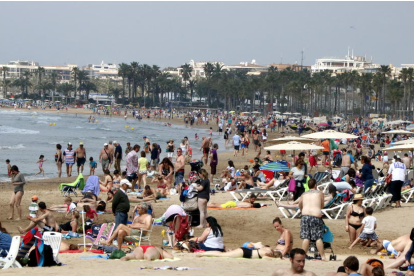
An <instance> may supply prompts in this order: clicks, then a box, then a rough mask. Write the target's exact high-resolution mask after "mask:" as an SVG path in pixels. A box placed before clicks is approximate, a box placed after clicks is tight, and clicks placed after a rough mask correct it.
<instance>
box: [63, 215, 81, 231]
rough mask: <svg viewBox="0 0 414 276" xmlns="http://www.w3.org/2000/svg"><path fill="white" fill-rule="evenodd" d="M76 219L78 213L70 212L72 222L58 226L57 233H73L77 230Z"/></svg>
mask: <svg viewBox="0 0 414 276" xmlns="http://www.w3.org/2000/svg"><path fill="white" fill-rule="evenodd" d="M78 219H79V212H78V211H73V212H72V220H70V221H68V222H66V223H64V224H60V225H59V232H61V233H67V232H69V231H72V232H74V233H76V232H77V230H78V225H79V224H78Z"/></svg>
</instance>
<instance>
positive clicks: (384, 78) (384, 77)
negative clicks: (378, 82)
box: [379, 65, 391, 113]
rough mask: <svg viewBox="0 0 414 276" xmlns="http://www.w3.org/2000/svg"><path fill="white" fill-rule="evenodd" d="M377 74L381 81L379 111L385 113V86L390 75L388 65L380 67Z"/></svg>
mask: <svg viewBox="0 0 414 276" xmlns="http://www.w3.org/2000/svg"><path fill="white" fill-rule="evenodd" d="M379 72H380V73H381V79H382V95H381V97H380V103H381V104H380V110H381V113H385V89H386V86H387V80H388V76H389V75H391V68H390V67H389V66H388V65H381V67H380V70H379Z"/></svg>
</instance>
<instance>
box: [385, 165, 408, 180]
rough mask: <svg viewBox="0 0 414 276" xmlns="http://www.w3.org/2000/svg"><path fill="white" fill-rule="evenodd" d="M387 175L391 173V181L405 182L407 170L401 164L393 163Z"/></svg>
mask: <svg viewBox="0 0 414 276" xmlns="http://www.w3.org/2000/svg"><path fill="white" fill-rule="evenodd" d="M388 173H392V179H391V180H392V181H398V180H399V181H405V175H406V174H407V168H406V167H405V164H404V163H402V162H394V163H392V164H391V165H390V168H389V169H388Z"/></svg>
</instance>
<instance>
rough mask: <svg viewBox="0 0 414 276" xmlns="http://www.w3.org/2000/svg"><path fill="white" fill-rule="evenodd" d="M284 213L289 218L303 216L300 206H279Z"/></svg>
mask: <svg viewBox="0 0 414 276" xmlns="http://www.w3.org/2000/svg"><path fill="white" fill-rule="evenodd" d="M277 208H278V209H279V211H280V212H281V213H282V215H283V216H284V217H285V218H287V219H294V218H300V217H301V213H302V212H301V211H300V209H299V208H298V207H293V206H292V207H289V208H288V207H277Z"/></svg>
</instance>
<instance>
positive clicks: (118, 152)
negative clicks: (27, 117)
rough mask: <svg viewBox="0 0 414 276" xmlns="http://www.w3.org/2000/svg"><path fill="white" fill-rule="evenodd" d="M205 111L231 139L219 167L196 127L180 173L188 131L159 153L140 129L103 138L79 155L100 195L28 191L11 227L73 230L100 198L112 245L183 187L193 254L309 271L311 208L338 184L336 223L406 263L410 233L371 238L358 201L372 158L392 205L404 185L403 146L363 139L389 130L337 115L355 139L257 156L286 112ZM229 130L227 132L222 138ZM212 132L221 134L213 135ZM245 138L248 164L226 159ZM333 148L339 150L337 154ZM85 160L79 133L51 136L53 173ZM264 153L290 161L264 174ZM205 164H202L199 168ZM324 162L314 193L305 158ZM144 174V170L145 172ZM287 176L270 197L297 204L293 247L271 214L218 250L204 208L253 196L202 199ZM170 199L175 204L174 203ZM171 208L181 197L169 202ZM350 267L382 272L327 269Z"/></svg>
mask: <svg viewBox="0 0 414 276" xmlns="http://www.w3.org/2000/svg"><path fill="white" fill-rule="evenodd" d="M134 116H135V115H134ZM148 116H150V115H148ZM215 118H217V120H216V123H217V125H218V134H219V135H218V136H219V139H224V140H225V145H229V144H232V146H233V149H234V151H233V156H234V158H233V159H234V160H228V161H227V164H228V166H227V167H226V168H225V169H224V170H223V171H221V174H219V173H220V172H217V166H218V163H219V161H220V162H222V160H220V159H219V154H218V150H219V147H218V144H217V143H215V142H214V141H213V137H212V135H210V136H207V135H206V136H202V143H201V147H200V149H199V150H200V151H201V152H202V157H201V161H202V163H203V164H204V165H205V167H204V168H201V169H198V170H197V171H195V172H191V173H193V175H192V174H191V173H190V175H189V177H188V178H187V177H186V173H187V174H188V173H189V172H188V171H187V172H186V164H187V163H188V160H189V158H188V157H190V156H191V153H192V151H193V149H192V148H191V146H190V140H189V139H188V137H184V138H183V139H182V140H181V141H180V143H179V145H178V146H177V147H176V145H175V144H174V141H173V140H169V141H168V143H167V144H166V145H165V150H166V156H165V157H164V158H162V156H163V151H162V149H161V146H160V145H158V144H156V143H151V140H150V138H149V137H147V136H143V141H142V142H141V144H142V145H143V146H142V147H141V146H140V145H139V143H137V144H134V145H131V143H129V142H128V143H126V147H125V150H124V149H123V148H122V146H121V144H120V143H119V142H117V141H108V143H104V144H103V148H102V149H101V150H100V152H99V157H98V159H97V160H96V161H95V160H94V159H93V158H92V157H90V158H89V168H90V170H89V174H90V175H94V174H95V173H97V170H96V169H97V168H98V164H100V166H101V169H102V173H103V176H102V177H101V180H99V189H100V191H101V192H103V193H104V194H106V195H107V198H106V199H103V198H102V197H98V196H97V195H94V194H90V193H86V194H85V195H84V197H83V199H82V200H80V201H79V202H72V199H71V198H66V199H65V202H64V204H63V205H56V206H50V207H49V208H48V207H47V206H46V204H47V203H46V202H45V200H43V201H40V202H38V201H39V199H38V197H37V196H33V197H32V204H31V205H30V206H29V211H30V214H29V215H28V216H27V219H28V220H29V224H28V225H23V227H18V231H19V232H20V233H21V234H26V233H27V232H29V231H30V230H31V229H33V228H35V227H37V228H39V229H42V231H59V232H63V233H66V232H77V231H78V228H79V226H80V222H79V212H85V216H86V218H87V219H88V220H89V221H90V222H91V223H93V222H95V223H96V222H98V221H99V215H98V213H97V211H100V210H102V211H105V209H106V206H107V205H109V204H111V211H112V213H113V214H114V223H115V227H114V229H115V230H114V232H113V234H112V235H111V236H110V237H108V239H107V240H106V241H105V242H104V245H106V246H111V245H113V244H115V245H116V247H117V248H118V249H122V245H123V243H124V242H125V239H126V237H128V236H137V235H140V233H141V230H142V229H144V231H145V230H149V229H150V228H151V223H152V220H153V218H154V216H153V214H151V210H152V204H155V203H156V202H157V200H159V199H161V198H165V197H168V196H171V195H173V194H174V193H178V194H180V195H182V196H184V199H183V200H182V199H181V197H180V201H182V202H183V203H184V204H185V201H186V200H187V198H191V197H190V196H191V195H195V196H196V209H197V210H198V212H199V224H198V225H197V226H196V227H198V228H203V229H204V230H203V232H202V234H201V235H200V236H199V237H193V238H192V239H191V241H192V242H195V243H196V244H197V245H198V248H199V250H201V251H200V252H198V253H197V257H205V256H214V257H231V258H240V257H242V258H248V259H251V258H259V259H261V258H282V259H283V258H288V259H289V260H290V262H291V268H290V269H279V270H277V271H276V272H275V273H274V275H315V274H314V273H312V272H310V271H306V270H305V269H304V265H305V260H306V259H307V252H308V250H309V246H310V243H311V242H313V241H314V242H315V243H316V247H317V250H318V252H319V255H320V259H321V260H322V261H327V258H326V256H325V253H324V243H323V235H324V231H325V230H324V222H323V216H322V212H321V210H322V209H323V208H324V207H325V206H326V204H327V202H329V201H330V200H332V199H334V198H335V197H336V196H337V195H338V193H344V192H345V193H346V194H347V195H348V196H349V199H348V200H350V201H351V202H352V204H350V205H349V207H348V209H347V210H346V215H345V231H346V232H348V234H349V247H350V248H352V247H354V246H357V245H362V246H372V247H376V248H378V249H375V250H374V251H373V254H376V253H378V252H380V250H381V249H380V248H384V249H386V250H387V251H388V252H390V254H395V253H397V254H396V255H397V259H396V261H395V262H394V264H393V265H392V266H393V267H399V266H401V265H406V266H408V264H410V260H411V255H412V253H413V251H414V249H412V246H411V245H410V246H408V247H407V245H406V244H408V243H409V242H410V241H412V240H413V237H412V236H413V234H412V235H411V236H410V237H408V239H407V237H406V236H404V237H405V238H404V239H403V238H401V239H397V240H395V241H391V242H389V241H387V240H383V239H380V238H379V236H378V235H377V233H376V231H375V230H376V227H377V220H376V218H375V217H374V216H373V209H372V208H371V207H367V208H365V207H364V206H363V205H362V202H363V199H364V192H366V191H367V190H368V189H370V188H372V187H373V185H374V176H373V173H372V171H373V169H375V167H374V165H373V162H372V161H373V160H376V159H380V160H382V162H381V163H382V168H379V169H382V170H384V169H385V171H384V176H386V175H388V176H389V183H388V191H389V192H390V193H391V194H392V202H393V203H395V207H396V208H400V207H401V191H402V189H404V186H407V185H408V186H410V185H412V183H411V181H410V180H409V179H408V178H407V169H408V168H410V167H411V156H409V154H405V155H404V157H403V158H401V157H399V156H397V155H396V156H394V158H393V160H388V158H384V157H386V156H387V155H386V152H382V153H381V154H380V155H379V154H378V152H377V153H375V150H373V149H374V148H373V147H372V145H373V144H375V143H377V142H378V143H380V141H381V140H387V139H388V142H389V143H391V140H390V139H389V137H386V136H384V135H381V131H378V130H377V131H376V132H374V131H372V130H369V129H368V125H367V124H364V122H363V121H362V120H361V121H356V122H355V123H349V124H346V125H342V127H341V128H340V130H341V131H343V132H352V133H354V134H357V135H359V137H361V138H360V139H353V140H349V139H348V140H347V139H338V140H330V139H322V140H320V141H317V143H319V144H320V145H321V146H322V147H323V148H324V149H323V150H322V152H321V153H319V152H317V151H315V150H310V151H307V152H300V153H299V154H298V155H297V156H295V155H292V156H290V157H288V156H287V155H286V152H285V151H279V152H277V153H275V154H272V153H271V152H270V151H267V152H266V155H265V156H264V157H262V156H261V153H262V149H263V147H265V146H266V143H267V142H268V135H269V133H267V131H269V132H279V133H281V135H282V136H283V135H284V134H285V133H288V132H289V130H288V129H286V127H287V125H286V121H284V120H276V118H273V117H271V116H270V117H269V118H267V119H266V120H262V121H261V123H259V124H257V122H256V120H255V119H247V120H243V119H239V118H237V117H233V116H227V119H224V117H219V116H217V117H215ZM183 119H184V120H185V122H186V124H188V123H190V124H193V123H196V124H204V123H206V124H208V121H209V120H210V121H211V120H214V117H213V118H212V117H211V116H209V115H207V116H201V117H199V116H195V117H192V116H183ZM298 123H302V122H298ZM307 125H309V124H307V123H303V125H302V127H301V128H305V127H306V126H307ZM302 131H303V129H302ZM223 132H224V133H223ZM233 132H234V135H233V136H232V138H229V137H230V135H231V134H232V133H233ZM210 133H211V132H210ZM222 133H223V138H221V135H220V134H222ZM364 136H365V138H364V139H363V138H362V137H364ZM403 138H406V137H400V136H398V137H393V139H396V140H399V139H403ZM250 141H252V145H253V146H252V148H251V149H250V152H253V153H254V156H255V157H254V159H252V160H251V165H250V166H248V165H247V166H242V167H238V166H236V165H235V162H234V161H235V160H238V158H240V157H241V156H244V155H247V154H249V144H250ZM339 147H342V149H339ZM363 150H366V154H364V153H363ZM337 156H340V158H338V157H337ZM290 158H291V159H290ZM86 160H87V154H86V149H85V145H84V144H83V143H82V142H80V143H79V145H78V147H77V148H76V149H73V146H72V143H68V144H67V148H66V149H63V148H62V145H60V144H57V145H56V154H55V162H56V166H57V171H58V176H59V177H61V176H62V165H63V164H65V165H66V176H67V177H70V176H72V170H73V166H75V164H76V172H77V174H81V173H82V174H83V173H84V170H85V165H86ZM274 160H278V161H280V162H284V163H285V164H287V165H288V166H289V167H290V171H289V172H286V171H280V172H276V173H275V176H274V177H272V178H271V179H268V178H266V176H265V175H264V174H263V172H262V171H261V170H260V167H261V165H263V164H264V163H267V162H273V161H274ZM338 160H339V161H340V162H339V161H338ZM334 161H338V162H334ZM42 162H44V161H43V158H42V156H41V157H40V158H39V161H38V163H39V170H40V173H41V172H42V170H41V164H42ZM7 164H8V172H9V175H10V177H11V183H12V185H13V187H14V190H13V194H12V197H11V200H10V216H9V217H8V218H7V219H8V220H12V219H15V209H16V212H17V220H21V219H22V209H21V200H22V197H23V195H24V187H25V184H26V181H25V178H24V176H23V174H22V173H20V172H19V169H18V167H17V166H16V165H11V164H10V161H9V162H8V163H7ZM207 166H208V167H209V170H208V169H206V168H207ZM332 166H336V167H338V169H339V174H338V176H337V178H336V179H333V180H334V181H333V182H332V183H331V184H330V185H329V189H328V190H329V195H324V193H323V192H322V191H320V190H318V189H317V181H316V180H315V179H314V178H312V175H311V173H312V169H313V168H314V167H315V168H316V171H318V170H320V169H321V168H323V169H325V168H326V169H331V168H332ZM111 171H112V172H111ZM216 175H219V177H220V179H219V180H217V179H216V178H215V177H216ZM192 177H193V178H194V179H192ZM149 178H152V179H151V181H150V182H147V181H148V179H149ZM287 180H289V181H293V183H294V186H295V189H294V192H293V197H292V198H291V199H292V201H294V202H289V203H288V204H282V203H281V202H276V204H277V205H278V206H288V207H292V206H295V208H299V209H300V210H301V215H302V216H301V221H300V234H299V237H300V239H302V248H293V240H294V236H293V235H292V232H291V231H290V230H289V229H286V228H285V227H284V226H283V223H282V220H281V219H280V218H279V217H276V218H273V221H272V224H273V227H274V228H275V230H276V231H277V232H278V233H279V238H278V239H277V242H274V243H273V244H271V245H263V243H261V242H257V241H254V242H246V243H244V244H243V245H241V247H240V248H237V249H234V250H227V249H226V247H225V243H224V233H223V231H222V228H221V226H220V224H219V221H218V220H217V219H216V218H215V217H212V216H209V214H208V208H224V209H225V208H260V207H261V204H259V203H257V202H256V200H257V195H255V194H252V195H251V196H250V197H249V198H248V199H246V200H245V201H242V202H235V201H229V202H225V203H217V202H211V201H210V195H211V193H212V192H213V191H216V190H217V191H220V190H221V191H223V192H228V191H238V190H240V189H250V188H261V189H269V188H277V187H278V186H279V185H281V184H282V183H284V182H285V181H287ZM187 182H189V183H187ZM213 184H215V185H213ZM154 185H156V186H154ZM151 186H153V187H151ZM138 193H139V194H138ZM137 194H138V196H137ZM132 203H137V205H136V206H135V207H131V205H132ZM173 206H174V205H173ZM174 208H176V207H175V206H174ZM178 208H181V207H180V206H178ZM181 209H182V208H181ZM57 210H62V211H66V212H67V213H66V215H67V216H69V217H70V220H68V221H66V222H62V223H61V224H59V223H58V222H57V220H56V218H55V216H54V213H53V212H54V211H57ZM131 210H132V212H131ZM167 212H168V210H167ZM167 212H166V213H167ZM130 213H131V215H130ZM177 213H183V214H185V213H186V212H185V211H184V210H179V211H177V212H176V213H175V214H177ZM164 215H165V214H164ZM130 216H132V218H133V219H132V223H128V218H129V217H130ZM163 217H164V216H163ZM7 233H8V232H7V230H5V229H4V228H1V225H0V247H1V249H4V250H7V246H4V244H3V243H2V242H3V239H4V241H5V242H8V237H7V238H6V236H7ZM9 236H10V235H9ZM402 239H403V240H402ZM114 241H116V242H114ZM403 241H405V242H406V244H404V242H403ZM3 247H4V248H3ZM391 252H392V253H391ZM401 254H407V256H408V255H409V254H411V255H410V257H409V258H408V260H407V258H406V257H405V259H402V258H401V256H402V255H401ZM171 257H173V256H172V254H171V253H169V252H167V251H165V250H164V249H162V248H158V247H155V246H139V247H137V248H136V249H135V250H134V251H133V252H131V253H129V254H127V255H126V256H125V257H124V258H123V259H122V260H131V259H146V260H154V259H162V258H171ZM358 271H359V273H360V274H362V275H384V274H381V273H384V271H383V270H381V266H375V267H372V265H370V264H363V265H362V266H360V265H359V261H358V259H357V258H356V257H354V256H350V257H348V258H346V259H345V261H344V262H343V267H340V268H339V269H338V272H336V273H332V274H330V275H357V274H355V273H357V272H358ZM341 273H342V274H341ZM343 273H345V274H343Z"/></svg>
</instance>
